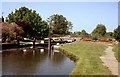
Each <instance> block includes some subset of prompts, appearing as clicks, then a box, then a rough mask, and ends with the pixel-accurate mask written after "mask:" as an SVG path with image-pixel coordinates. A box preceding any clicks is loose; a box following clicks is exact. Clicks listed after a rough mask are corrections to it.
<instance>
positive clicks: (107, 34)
mask: <svg viewBox="0 0 120 77" xmlns="http://www.w3.org/2000/svg"><path fill="white" fill-rule="evenodd" d="M105 36H106V37H112V36H113V33H112V32H106V33H105Z"/></svg>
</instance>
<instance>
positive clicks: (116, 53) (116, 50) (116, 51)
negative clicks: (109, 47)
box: [113, 43, 120, 62]
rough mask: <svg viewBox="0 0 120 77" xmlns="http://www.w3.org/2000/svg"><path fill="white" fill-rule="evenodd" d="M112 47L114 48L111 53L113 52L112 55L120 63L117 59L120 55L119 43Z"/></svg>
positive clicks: (119, 59)
mask: <svg viewBox="0 0 120 77" xmlns="http://www.w3.org/2000/svg"><path fill="white" fill-rule="evenodd" d="M113 47H114V48H113V51H114V52H115V54H114V55H115V57H116V59H117V60H118V61H119V62H120V58H119V57H120V53H119V52H120V51H119V50H120V43H119V44H115V45H113Z"/></svg>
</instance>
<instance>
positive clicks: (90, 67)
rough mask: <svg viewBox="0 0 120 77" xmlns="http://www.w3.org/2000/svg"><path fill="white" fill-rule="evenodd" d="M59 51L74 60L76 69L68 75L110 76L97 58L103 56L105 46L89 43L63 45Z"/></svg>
mask: <svg viewBox="0 0 120 77" xmlns="http://www.w3.org/2000/svg"><path fill="white" fill-rule="evenodd" d="M60 49H61V50H62V53H63V54H64V53H65V54H66V55H67V56H69V57H72V58H73V59H74V58H75V64H76V67H75V68H74V69H73V71H72V72H71V73H70V75H111V73H110V71H109V70H108V68H107V67H105V66H103V65H102V61H101V59H100V58H99V57H100V56H102V55H103V54H104V50H105V49H106V46H104V45H102V44H95V43H89V42H75V43H72V44H64V45H63V46H61V48H60Z"/></svg>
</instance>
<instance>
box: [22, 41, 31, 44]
mask: <svg viewBox="0 0 120 77" xmlns="http://www.w3.org/2000/svg"><path fill="white" fill-rule="evenodd" d="M30 43H31V42H23V41H22V42H20V44H30Z"/></svg>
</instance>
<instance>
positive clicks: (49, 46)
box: [48, 37, 51, 58]
mask: <svg viewBox="0 0 120 77" xmlns="http://www.w3.org/2000/svg"><path fill="white" fill-rule="evenodd" d="M50 53H51V38H50V37H49V40H48V58H50Z"/></svg>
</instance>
